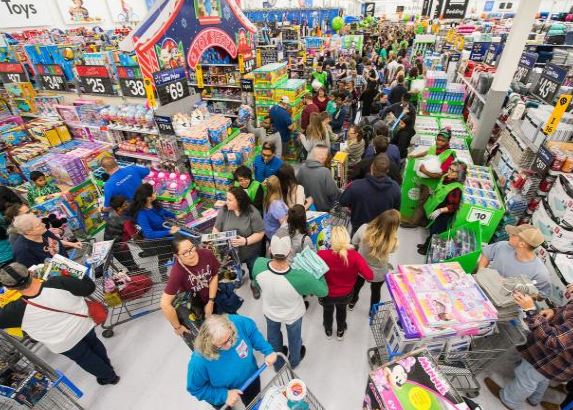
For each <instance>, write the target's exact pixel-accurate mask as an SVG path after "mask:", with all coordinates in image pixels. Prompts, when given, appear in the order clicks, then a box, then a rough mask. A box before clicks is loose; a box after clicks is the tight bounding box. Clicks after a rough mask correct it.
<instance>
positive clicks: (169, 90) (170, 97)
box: [153, 67, 189, 105]
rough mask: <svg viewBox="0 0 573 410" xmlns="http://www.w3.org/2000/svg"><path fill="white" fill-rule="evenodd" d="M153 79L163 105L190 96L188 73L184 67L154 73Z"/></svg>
mask: <svg viewBox="0 0 573 410" xmlns="http://www.w3.org/2000/svg"><path fill="white" fill-rule="evenodd" d="M153 81H154V82H155V89H156V90H157V95H158V96H159V101H160V102H161V105H167V104H170V103H172V102H175V101H178V100H181V99H182V98H185V97H188V96H189V86H188V85H187V73H186V72H185V69H184V68H182V67H179V68H174V69H172V70H164V71H158V72H157V73H153Z"/></svg>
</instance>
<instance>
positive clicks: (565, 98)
mask: <svg viewBox="0 0 573 410" xmlns="http://www.w3.org/2000/svg"><path fill="white" fill-rule="evenodd" d="M571 97H572V95H571V94H562V95H560V96H559V98H557V103H556V104H555V108H553V112H552V113H551V117H549V119H548V120H547V123H546V124H545V128H543V132H544V133H545V135H547V136H549V135H551V134H553V133H554V132H555V130H556V129H557V126H558V125H559V122H560V121H561V117H563V114H564V113H565V110H566V109H567V107H569V103H570V102H571Z"/></svg>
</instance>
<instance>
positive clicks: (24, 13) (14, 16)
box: [0, 0, 54, 30]
mask: <svg viewBox="0 0 573 410" xmlns="http://www.w3.org/2000/svg"><path fill="white" fill-rule="evenodd" d="M51 7H53V5H52V2H48V1H46V0H2V1H1V2H0V27H2V30H4V29H6V28H9V27H14V28H17V27H37V26H48V27H49V26H52V25H53V23H54V20H53V19H52V14H53V11H52V10H50V8H51Z"/></svg>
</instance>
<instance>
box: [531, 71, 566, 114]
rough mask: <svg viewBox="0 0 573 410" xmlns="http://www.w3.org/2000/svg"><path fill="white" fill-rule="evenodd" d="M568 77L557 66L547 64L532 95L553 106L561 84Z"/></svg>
mask: <svg viewBox="0 0 573 410" xmlns="http://www.w3.org/2000/svg"><path fill="white" fill-rule="evenodd" d="M566 75H567V71H566V70H564V69H562V68H561V67H559V66H556V65H555V64H551V63H547V64H546V65H545V68H544V69H543V72H542V73H541V78H540V79H539V81H538V82H537V84H535V87H534V88H533V91H532V94H534V95H537V96H538V97H540V98H541V99H542V100H543V101H545V102H547V103H549V104H551V103H552V102H553V98H554V97H555V94H557V91H559V88H560V87H561V84H563V81H565V76H566Z"/></svg>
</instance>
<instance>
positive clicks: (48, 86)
mask: <svg viewBox="0 0 573 410" xmlns="http://www.w3.org/2000/svg"><path fill="white" fill-rule="evenodd" d="M36 72H37V73H38V78H39V79H40V82H41V83H42V86H43V87H44V90H48V91H67V90H68V83H67V81H66V77H65V75H64V71H63V70H62V67H61V66H60V65H59V64H36Z"/></svg>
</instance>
